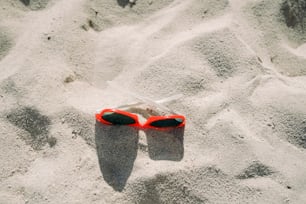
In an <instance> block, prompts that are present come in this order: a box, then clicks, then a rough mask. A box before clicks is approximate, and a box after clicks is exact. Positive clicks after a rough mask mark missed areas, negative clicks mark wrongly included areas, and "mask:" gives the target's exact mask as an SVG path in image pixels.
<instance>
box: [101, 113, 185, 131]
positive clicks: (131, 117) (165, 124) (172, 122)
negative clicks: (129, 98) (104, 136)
mask: <svg viewBox="0 0 306 204" xmlns="http://www.w3.org/2000/svg"><path fill="white" fill-rule="evenodd" d="M96 119H97V121H99V122H101V123H103V124H106V125H128V126H132V127H138V128H154V129H168V128H178V127H183V126H185V120H186V119H185V117H184V116H182V115H170V116H151V117H149V118H148V119H147V121H146V122H145V123H144V124H141V123H140V122H139V120H138V116H137V115H136V114H133V113H129V112H126V111H122V110H118V109H104V110H102V111H101V112H100V113H97V114H96Z"/></svg>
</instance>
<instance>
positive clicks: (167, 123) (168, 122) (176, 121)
mask: <svg viewBox="0 0 306 204" xmlns="http://www.w3.org/2000/svg"><path fill="white" fill-rule="evenodd" d="M182 123H183V119H181V118H169V119H164V120H157V121H154V122H152V123H151V124H150V125H151V126H154V127H176V126H178V125H180V124H182Z"/></svg>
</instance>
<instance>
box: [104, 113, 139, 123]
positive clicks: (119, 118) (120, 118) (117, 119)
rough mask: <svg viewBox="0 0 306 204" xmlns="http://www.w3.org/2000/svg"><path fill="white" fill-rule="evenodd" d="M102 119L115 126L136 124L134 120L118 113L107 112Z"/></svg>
mask: <svg viewBox="0 0 306 204" xmlns="http://www.w3.org/2000/svg"><path fill="white" fill-rule="evenodd" d="M102 118H103V119H104V120H106V121H107V122H110V123H112V124H113V125H131V124H134V123H136V121H135V120H134V119H133V118H131V117H129V116H126V115H123V114H119V113H116V112H105V113H104V114H103V116H102Z"/></svg>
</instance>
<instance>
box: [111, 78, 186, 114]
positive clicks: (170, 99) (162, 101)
mask: <svg viewBox="0 0 306 204" xmlns="http://www.w3.org/2000/svg"><path fill="white" fill-rule="evenodd" d="M107 83H108V85H110V86H111V87H113V88H115V89H117V90H118V91H121V92H123V93H126V94H129V95H131V96H133V97H134V98H136V99H138V100H140V101H142V102H144V103H147V104H149V105H152V106H156V107H158V108H160V109H161V110H163V111H166V112H169V111H170V112H171V113H174V112H173V111H172V110H170V109H169V108H167V107H166V106H163V105H162V104H161V103H166V102H169V101H173V100H176V99H179V98H181V97H182V96H183V95H182V94H177V95H174V96H170V97H168V98H165V99H161V100H159V101H153V100H151V99H149V98H147V97H144V96H139V95H138V94H135V93H133V92H131V91H128V90H126V89H122V88H120V87H118V86H117V85H116V84H114V83H113V82H110V81H107Z"/></svg>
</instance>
